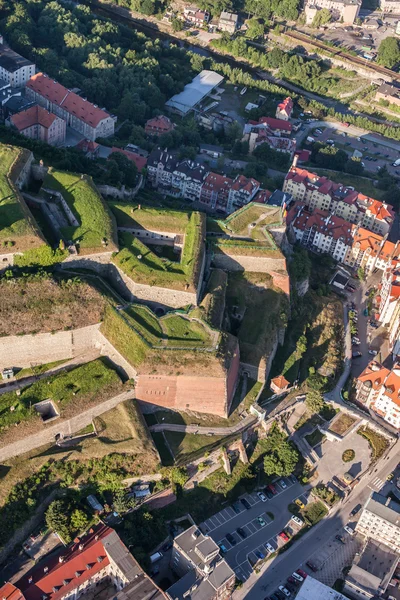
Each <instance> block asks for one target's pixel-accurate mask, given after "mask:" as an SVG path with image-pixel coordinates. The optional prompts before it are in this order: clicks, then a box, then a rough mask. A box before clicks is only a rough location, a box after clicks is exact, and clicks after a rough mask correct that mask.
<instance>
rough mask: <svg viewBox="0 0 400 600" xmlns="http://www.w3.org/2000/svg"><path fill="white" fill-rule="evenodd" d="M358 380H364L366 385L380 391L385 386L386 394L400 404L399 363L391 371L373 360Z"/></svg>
mask: <svg viewBox="0 0 400 600" xmlns="http://www.w3.org/2000/svg"><path fill="white" fill-rule="evenodd" d="M357 381H360V382H362V383H363V384H364V385H366V384H367V385H368V386H369V387H371V388H372V389H373V390H374V391H379V390H380V389H381V388H382V386H383V387H384V388H385V389H384V394H385V396H388V398H390V399H391V401H392V402H393V403H394V404H396V405H397V406H400V375H399V365H397V364H395V365H394V367H393V370H391V371H390V370H389V369H387V368H386V367H383V366H382V365H381V364H379V363H378V362H377V361H374V360H373V361H371V362H370V363H369V364H368V366H367V367H366V368H365V369H364V371H363V372H362V373H361V375H359V376H358V378H357Z"/></svg>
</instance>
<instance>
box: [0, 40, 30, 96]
mask: <svg viewBox="0 0 400 600" xmlns="http://www.w3.org/2000/svg"><path fill="white" fill-rule="evenodd" d="M34 74H35V64H34V63H33V62H32V61H30V60H28V59H27V58H24V57H23V56H21V55H20V54H18V53H17V52H14V50H11V48H9V47H8V46H5V45H4V44H3V38H2V36H0V79H3V80H4V81H6V82H7V83H9V84H10V86H11V87H12V88H22V87H24V85H25V84H26V82H27V81H28V80H29V79H30V78H31V77H32V75H34Z"/></svg>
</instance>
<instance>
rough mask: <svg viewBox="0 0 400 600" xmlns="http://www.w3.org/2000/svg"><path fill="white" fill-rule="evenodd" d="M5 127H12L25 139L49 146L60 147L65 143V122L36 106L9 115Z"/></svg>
mask: <svg viewBox="0 0 400 600" xmlns="http://www.w3.org/2000/svg"><path fill="white" fill-rule="evenodd" d="M6 125H8V126H10V127H14V128H15V129H17V130H18V132H19V133H20V134H21V135H24V136H25V137H28V138H31V139H33V140H41V141H42V142H46V143H47V144H50V145H51V146H60V145H61V144H63V143H64V142H65V134H66V128H67V127H66V123H65V121H64V120H63V119H60V117H57V116H56V115H55V114H53V113H50V112H49V111H48V110H46V109H45V108H42V107H41V106H38V105H37V104H35V106H32V107H31V108H28V109H27V110H23V111H21V112H18V113H16V114H15V115H11V116H10V118H9V119H7V121H6Z"/></svg>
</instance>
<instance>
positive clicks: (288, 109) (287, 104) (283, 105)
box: [278, 98, 293, 117]
mask: <svg viewBox="0 0 400 600" xmlns="http://www.w3.org/2000/svg"><path fill="white" fill-rule="evenodd" d="M278 109H279V110H280V111H284V112H285V113H286V114H287V115H288V117H290V115H291V113H292V110H293V100H292V99H291V98H285V99H284V100H283V102H280V103H279V104H278Z"/></svg>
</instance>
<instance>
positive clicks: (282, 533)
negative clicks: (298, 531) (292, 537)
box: [278, 531, 289, 542]
mask: <svg viewBox="0 0 400 600" xmlns="http://www.w3.org/2000/svg"><path fill="white" fill-rule="evenodd" d="M278 535H279V537H280V538H281V539H282V540H283V541H284V542H288V541H289V536H287V535H286V533H285V532H284V531H281V532H280V533H278Z"/></svg>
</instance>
